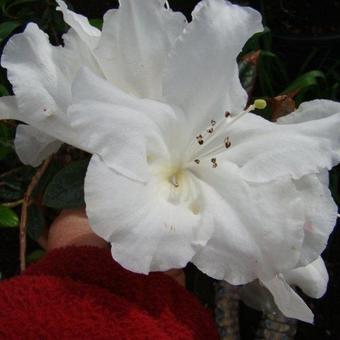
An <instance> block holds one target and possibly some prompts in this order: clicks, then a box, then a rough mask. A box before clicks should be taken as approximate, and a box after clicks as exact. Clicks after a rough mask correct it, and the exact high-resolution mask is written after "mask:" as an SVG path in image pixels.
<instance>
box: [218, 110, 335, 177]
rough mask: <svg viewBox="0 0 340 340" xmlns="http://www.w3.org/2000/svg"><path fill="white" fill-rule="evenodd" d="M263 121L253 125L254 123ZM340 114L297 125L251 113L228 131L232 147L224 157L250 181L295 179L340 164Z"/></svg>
mask: <svg viewBox="0 0 340 340" xmlns="http://www.w3.org/2000/svg"><path fill="white" fill-rule="evenodd" d="M256 120H258V121H259V122H260V121H262V122H263V127H262V128H261V127H260V124H256V126H253V125H252V124H253V122H254V121H256ZM339 129H340V114H333V115H330V116H329V117H326V118H323V119H317V120H312V121H307V122H303V123H298V124H286V125H284V124H282V125H281V124H274V123H269V122H266V121H265V120H264V119H262V118H261V117H256V116H255V115H253V114H248V115H246V116H244V117H243V118H241V119H240V120H239V121H238V122H237V123H236V124H234V125H233V126H232V128H231V129H230V130H229V131H227V132H226V134H227V133H228V135H229V136H230V140H231V143H232V147H230V148H229V149H228V150H227V151H226V152H225V153H224V155H223V157H226V158H227V159H228V160H230V161H232V162H235V163H236V164H237V165H238V166H239V167H240V168H241V174H242V176H243V177H244V178H245V179H246V180H249V181H254V182H269V181H271V180H273V179H275V178H278V177H281V176H286V175H289V176H291V177H293V178H294V179H299V178H301V177H302V176H304V175H306V174H310V173H318V172H320V171H322V170H323V169H331V168H332V167H333V166H334V165H336V164H338V163H339V161H340V134H339Z"/></svg>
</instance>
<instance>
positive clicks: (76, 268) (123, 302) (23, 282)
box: [0, 247, 218, 340]
mask: <svg viewBox="0 0 340 340" xmlns="http://www.w3.org/2000/svg"><path fill="white" fill-rule="evenodd" d="M0 338H1V339H28V340H29V339H56V338H59V339H80V338H82V339H157V340H158V339H164V340H165V339H183V340H184V339H185V340H187V339H198V340H199V339H202V340H207V339H209V340H210V339H218V336H217V332H216V330H215V327H214V324H213V321H212V319H211V316H210V315H209V313H208V312H207V311H206V310H205V309H204V308H203V307H202V306H201V305H200V303H199V302H198V301H197V300H196V298H195V297H194V296H192V295H191V294H190V293H189V292H187V291H186V290H185V289H184V288H183V287H181V286H180V285H179V284H177V282H175V281H174V280H173V279H171V278H170V277H167V276H166V275H164V274H162V273H152V274H150V275H148V276H145V275H140V274H135V273H131V272H129V271H127V270H125V269H123V268H122V267H121V266H120V265H118V264H117V263H115V262H114V261H113V260H112V257H111V255H110V252H109V251H108V250H105V249H100V248H96V247H67V248H61V249H56V250H53V251H52V252H50V253H48V254H47V255H46V256H45V257H44V258H43V259H42V260H40V261H39V262H38V263H36V264H34V265H32V266H31V267H29V268H28V269H27V270H26V272H25V273H24V274H23V275H21V276H18V277H15V278H13V279H10V280H7V281H4V282H2V283H1V284H0Z"/></svg>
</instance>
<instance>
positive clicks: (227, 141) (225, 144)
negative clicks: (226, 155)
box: [224, 137, 231, 149]
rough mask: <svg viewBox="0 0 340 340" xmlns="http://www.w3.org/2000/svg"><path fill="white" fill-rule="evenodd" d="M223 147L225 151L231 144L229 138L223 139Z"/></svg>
mask: <svg viewBox="0 0 340 340" xmlns="http://www.w3.org/2000/svg"><path fill="white" fill-rule="evenodd" d="M224 146H225V147H226V149H228V148H230V146H231V143H230V140H229V137H226V138H224Z"/></svg>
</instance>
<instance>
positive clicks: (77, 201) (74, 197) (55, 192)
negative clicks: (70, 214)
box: [43, 160, 89, 209]
mask: <svg viewBox="0 0 340 340" xmlns="http://www.w3.org/2000/svg"><path fill="white" fill-rule="evenodd" d="M88 163H89V160H82V161H78V162H74V163H71V164H69V165H68V166H66V167H65V168H64V169H62V170H61V171H59V172H58V173H57V174H56V175H55V176H54V177H53V179H52V180H51V182H50V183H49V184H48V186H47V188H46V191H45V194H44V196H43V204H44V205H46V206H48V207H51V208H55V209H71V208H80V207H84V206H85V202H84V178H85V174H86V170H87V166H88Z"/></svg>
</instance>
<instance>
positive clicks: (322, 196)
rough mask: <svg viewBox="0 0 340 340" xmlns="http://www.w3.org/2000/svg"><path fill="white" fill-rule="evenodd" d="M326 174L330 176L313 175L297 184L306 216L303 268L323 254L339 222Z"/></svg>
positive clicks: (301, 260)
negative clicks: (337, 221) (325, 177)
mask: <svg viewBox="0 0 340 340" xmlns="http://www.w3.org/2000/svg"><path fill="white" fill-rule="evenodd" d="M324 173H326V174H327V175H328V173H327V171H324V172H323V173H321V175H314V174H311V175H308V176H304V177H302V178H301V179H299V180H298V181H296V182H295V185H296V188H297V190H299V191H300V193H301V195H302V200H303V203H304V208H303V210H304V214H305V223H304V232H305V238H304V241H303V247H302V251H301V258H300V265H301V266H305V265H307V264H309V263H310V262H312V261H314V260H315V259H316V258H318V256H319V255H320V254H321V253H322V251H323V250H324V249H325V247H326V245H327V241H328V237H329V235H330V233H331V232H332V231H333V228H334V226H335V224H336V220H337V210H338V208H337V206H336V204H335V202H334V200H333V198H332V194H331V193H330V191H329V189H328V183H327V182H326V183H324V182H323V181H324V179H323V177H324ZM320 178H321V180H322V181H321V180H320Z"/></svg>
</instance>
